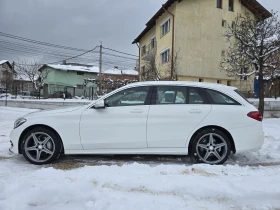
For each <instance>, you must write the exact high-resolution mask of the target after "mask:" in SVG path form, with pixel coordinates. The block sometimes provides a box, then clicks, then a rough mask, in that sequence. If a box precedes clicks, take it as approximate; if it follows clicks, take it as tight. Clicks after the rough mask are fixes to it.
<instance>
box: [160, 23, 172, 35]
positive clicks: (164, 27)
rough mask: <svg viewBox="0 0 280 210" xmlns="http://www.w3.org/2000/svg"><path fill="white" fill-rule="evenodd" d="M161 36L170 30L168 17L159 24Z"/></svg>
mask: <svg viewBox="0 0 280 210" xmlns="http://www.w3.org/2000/svg"><path fill="white" fill-rule="evenodd" d="M160 28H161V36H164V35H165V34H167V33H168V32H169V31H170V19H168V20H167V21H165V22H164V23H163V24H162V25H161V27H160Z"/></svg>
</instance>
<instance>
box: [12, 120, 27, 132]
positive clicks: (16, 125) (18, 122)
mask: <svg viewBox="0 0 280 210" xmlns="http://www.w3.org/2000/svg"><path fill="white" fill-rule="evenodd" d="M25 122H26V119H25V118H19V119H17V120H16V121H15V124H14V129H15V128H17V127H19V126H21V125H22V124H23V123H25Z"/></svg>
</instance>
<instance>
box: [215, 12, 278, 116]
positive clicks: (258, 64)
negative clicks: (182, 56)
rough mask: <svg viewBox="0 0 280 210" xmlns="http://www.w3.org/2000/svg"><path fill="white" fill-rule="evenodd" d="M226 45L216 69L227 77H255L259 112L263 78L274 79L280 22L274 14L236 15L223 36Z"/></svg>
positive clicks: (262, 102)
mask: <svg viewBox="0 0 280 210" xmlns="http://www.w3.org/2000/svg"><path fill="white" fill-rule="evenodd" d="M224 36H225V37H226V38H227V40H228V42H229V43H230V46H229V49H228V51H227V55H226V57H225V59H224V60H222V61H221V63H220V67H221V69H222V70H225V71H226V72H227V75H228V76H231V77H248V76H251V75H254V74H255V73H256V74H257V75H258V80H259V111H260V112H261V113H262V115H263V112H264V77H265V76H270V77H271V78H273V77H274V75H273V74H274V73H276V72H277V71H276V69H277V68H278V67H279V57H278V53H277V52H278V51H279V49H280V48H279V47H280V42H279V38H280V22H279V21H278V16H277V13H275V12H272V16H271V17H269V18H267V19H264V18H263V17H262V16H255V18H254V17H252V16H251V15H250V14H249V13H245V14H239V15H238V16H237V17H236V19H235V22H234V23H233V24H232V25H229V26H228V31H227V33H226V34H225V35H224Z"/></svg>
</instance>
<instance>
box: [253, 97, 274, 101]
mask: <svg viewBox="0 0 280 210" xmlns="http://www.w3.org/2000/svg"><path fill="white" fill-rule="evenodd" d="M248 100H249V101H259V99H258V98H248ZM264 101H280V97H278V98H276V99H275V98H265V99H264Z"/></svg>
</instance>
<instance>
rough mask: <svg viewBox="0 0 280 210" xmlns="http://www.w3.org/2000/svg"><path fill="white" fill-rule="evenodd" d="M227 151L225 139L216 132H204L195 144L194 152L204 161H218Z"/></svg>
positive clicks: (211, 162) (220, 160) (221, 159)
mask: <svg viewBox="0 0 280 210" xmlns="http://www.w3.org/2000/svg"><path fill="white" fill-rule="evenodd" d="M227 152H228V146H227V143H226V140H225V139H224V138H223V137H222V136H220V135H218V134H216V133H208V134H205V135H204V136H202V137H201V138H200V139H199V140H198V142H197V144H196V153H197V155H198V157H199V159H200V160H201V161H202V162H204V163H208V164H217V163H220V162H222V161H223V159H224V158H225V157H226V156H227Z"/></svg>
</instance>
